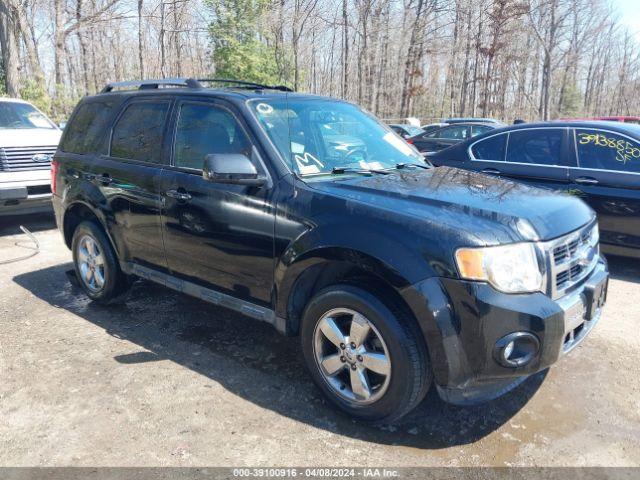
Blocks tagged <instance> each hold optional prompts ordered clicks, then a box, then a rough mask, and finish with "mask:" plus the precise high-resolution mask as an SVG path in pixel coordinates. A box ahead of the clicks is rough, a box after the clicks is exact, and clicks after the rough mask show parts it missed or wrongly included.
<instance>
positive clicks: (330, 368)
mask: <svg viewBox="0 0 640 480" xmlns="http://www.w3.org/2000/svg"><path fill="white" fill-rule="evenodd" d="M340 357H341V355H339V354H335V355H329V356H327V357H324V358H323V359H322V368H324V371H325V372H326V374H327V375H329V376H334V375H336V374H337V373H338V372H340V370H342V369H343V368H344V367H345V363H344V361H342V360H340Z"/></svg>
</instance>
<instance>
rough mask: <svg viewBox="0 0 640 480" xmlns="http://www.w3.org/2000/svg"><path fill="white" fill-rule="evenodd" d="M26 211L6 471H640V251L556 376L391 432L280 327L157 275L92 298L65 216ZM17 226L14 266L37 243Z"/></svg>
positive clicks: (440, 409) (6, 405) (12, 323)
mask: <svg viewBox="0 0 640 480" xmlns="http://www.w3.org/2000/svg"><path fill="white" fill-rule="evenodd" d="M22 221H23V222H25V221H26V225H27V226H28V228H30V229H32V230H33V231H34V232H35V235H36V236H37V238H38V240H39V242H40V243H41V252H40V253H39V254H37V255H36V256H34V257H32V258H29V259H26V260H22V261H19V262H14V263H10V264H5V265H0V292H1V293H0V464H1V465H4V466H62V465H76V466H147V465H149V466H151V465H153V466H168V465H172V466H205V465H210V466H212V465H216V466H244V465H249V466H256V465H260V466H267V465H277V466H304V465H316V466H317V465H324V466H330V465H335V466H479V465H483V466H485V465H486V466H503V465H535V466H594V465H602V466H612V465H615V466H640V376H639V375H638V372H639V370H638V364H640V335H638V321H639V320H640V285H639V283H640V262H638V261H632V260H628V259H617V258H611V259H610V264H611V270H612V280H611V283H610V291H609V299H608V304H607V306H606V307H605V312H604V315H603V318H602V320H601V321H600V323H599V324H598V326H597V327H596V328H595V329H594V331H593V332H592V333H591V335H590V337H589V338H588V339H586V340H585V342H583V344H582V345H580V346H579V347H578V348H577V349H575V350H574V351H573V352H572V353H571V354H570V355H568V356H567V357H565V358H564V359H562V360H561V361H560V362H559V363H558V364H557V365H556V366H554V367H553V368H551V369H550V370H549V371H548V372H542V373H540V374H538V375H536V376H534V377H532V378H530V379H529V380H527V381H526V382H525V383H524V384H523V385H522V386H521V387H519V388H518V389H516V390H515V391H513V392H511V393H510V394H508V395H506V396H505V397H503V398H501V399H498V400H495V401H493V402H491V403H489V404H486V405H484V406H480V407H473V408H457V407H453V406H450V405H447V404H444V403H443V402H442V401H440V400H439V398H438V397H437V395H435V394H434V391H433V390H432V391H431V392H430V393H429V395H428V396H427V398H426V399H425V401H424V402H423V403H422V404H421V405H420V406H419V407H418V409H417V410H416V411H415V412H413V413H412V414H410V415H409V416H407V417H405V418H404V419H403V420H402V421H401V423H399V424H397V425H395V426H393V427H384V428H380V427H370V426H365V425H361V424H358V423H356V422H353V421H352V420H350V419H348V418H345V417H344V416H342V415H340V414H338V413H336V412H334V411H333V410H332V409H331V408H330V407H329V406H328V405H326V404H325V403H324V401H323V400H322V398H321V396H320V393H319V391H318V390H317V389H316V388H315V387H314V385H313V384H312V383H311V381H310V379H309V377H308V375H307V373H306V371H305V369H304V367H303V364H302V359H301V353H300V349H299V345H298V340H297V339H296V338H284V337H282V336H280V335H279V334H277V333H276V331H275V330H273V329H272V328H271V327H270V326H269V325H266V324H262V323H260V322H255V321H253V320H250V319H247V318H244V317H242V316H240V315H238V314H236V313H233V312H230V311H227V310H224V309H221V308H215V307H212V306H210V305H207V304H205V303H202V302H200V301H198V300H195V299H192V298H189V297H186V296H182V295H180V294H177V293H173V292H171V291H169V290H166V289H163V288H161V287H158V286H155V285H153V284H150V283H145V282H138V283H136V285H135V287H134V289H133V291H132V292H131V295H130V296H129V299H128V300H127V301H126V303H125V304H123V305H118V306H111V307H101V306H98V305H93V304H91V303H90V302H89V301H87V299H86V298H85V297H84V296H83V295H82V293H80V291H78V290H77V289H76V288H75V287H73V286H72V285H71V284H70V282H69V281H68V278H67V276H66V274H65V272H66V271H67V270H69V269H70V268H71V263H70V260H71V255H70V252H69V251H68V250H67V248H66V247H65V246H64V244H63V242H62V239H61V237H60V235H59V233H58V231H57V230H55V226H54V225H53V223H52V220H51V218H50V217H48V216H39V217H32V218H29V219H28V220H25V219H22ZM18 225H19V223H18V222H17V221H16V220H11V219H9V220H8V219H6V218H5V219H2V218H0V262H1V261H2V260H7V259H11V258H16V257H20V256H23V255H25V254H28V253H30V250H28V247H30V242H29V241H28V238H27V237H26V236H25V235H23V234H21V233H20V231H19V230H18ZM16 242H17V243H18V245H15V243H16Z"/></svg>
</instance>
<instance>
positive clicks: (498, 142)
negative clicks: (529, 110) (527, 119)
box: [471, 134, 507, 162]
mask: <svg viewBox="0 0 640 480" xmlns="http://www.w3.org/2000/svg"><path fill="white" fill-rule="evenodd" d="M506 147H507V136H506V135H505V134H502V135H496V136H494V137H489V138H486V139H484V140H480V141H479V142H478V143H476V144H474V145H473V147H471V153H472V154H473V158H475V159H476V160H490V161H492V162H504V152H505V149H506Z"/></svg>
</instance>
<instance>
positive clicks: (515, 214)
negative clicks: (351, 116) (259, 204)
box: [310, 167, 595, 245]
mask: <svg viewBox="0 0 640 480" xmlns="http://www.w3.org/2000/svg"><path fill="white" fill-rule="evenodd" d="M310 185H312V187H313V188H315V189H318V190H321V191H323V192H325V193H329V194H332V195H337V196H340V197H343V198H348V199H351V200H355V201H358V202H361V203H365V204H367V205H369V206H372V207H379V208H383V209H387V210H391V211H393V212H396V213H398V214H404V215H410V216H412V217H417V218H424V219H427V220H429V221H430V222H433V223H434V224H443V225H444V224H446V225H449V227H451V228H455V229H458V230H462V231H466V232H467V233H468V234H470V235H471V236H473V237H475V238H476V241H477V242H478V243H481V244H488V245H491V244H497V243H503V242H513V241H538V240H550V239H553V238H556V237H559V236H561V235H564V234H566V233H569V232H571V231H573V230H576V229H578V228H580V227H582V226H583V225H585V224H586V223H588V222H590V221H591V220H593V218H594V217H595V214H594V212H593V211H592V210H591V209H590V208H589V207H588V206H587V205H586V204H585V203H583V202H582V201H581V200H579V199H577V198H575V197H571V196H569V195H565V194H560V193H555V192H552V191H548V190H543V189H539V188H533V187H529V186H526V185H523V184H519V183H516V182H512V181H508V180H502V179H500V178H496V177H492V176H488V175H483V174H480V173H476V172H470V171H466V170H459V169H456V168H449V167H438V168H432V169H430V170H420V171H418V170H411V171H408V170H407V171H406V172H405V171H399V172H397V173H395V172H394V173H392V174H389V175H375V176H371V177H369V176H357V177H344V178H342V177H337V178H336V177H332V179H331V180H327V181H318V182H313V183H312V184H310Z"/></svg>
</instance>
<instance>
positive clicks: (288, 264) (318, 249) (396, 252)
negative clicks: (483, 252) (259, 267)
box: [274, 224, 436, 318]
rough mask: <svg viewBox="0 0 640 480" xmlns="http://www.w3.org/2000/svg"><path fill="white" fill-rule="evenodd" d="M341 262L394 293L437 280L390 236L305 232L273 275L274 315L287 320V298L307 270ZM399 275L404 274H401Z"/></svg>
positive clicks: (365, 231) (325, 229) (337, 228)
mask: <svg viewBox="0 0 640 480" xmlns="http://www.w3.org/2000/svg"><path fill="white" fill-rule="evenodd" d="M332 261H333V262H343V263H345V264H348V265H352V266H354V267H357V268H358V269H360V270H363V271H365V272H367V273H368V274H371V275H373V276H376V277H378V278H380V279H381V280H383V281H384V282H385V283H387V284H389V285H390V286H391V287H393V288H394V289H395V290H396V291H398V292H400V291H401V290H403V289H405V288H407V287H408V286H410V285H412V284H414V283H417V282H418V281H421V280H424V279H425V278H430V277H432V276H436V272H435V271H434V269H433V268H432V266H431V265H429V263H428V262H427V261H426V260H425V259H424V257H422V256H421V255H420V251H419V250H416V249H415V247H414V248H410V246H409V245H408V242H406V241H405V240H403V239H402V238H398V237H396V238H394V235H393V233H392V232H391V234H390V235H383V234H382V233H381V232H380V231H375V230H373V229H370V228H366V227H365V226H364V225H362V226H360V225H359V226H358V228H357V229H354V228H353V225H351V228H347V225H340V224H332V225H327V226H322V227H316V228H314V229H311V230H307V231H306V232H304V233H303V234H302V235H300V236H299V237H298V238H297V239H296V240H294V241H293V242H292V243H291V244H290V245H289V246H288V247H287V249H286V250H285V252H284V253H283V254H282V255H281V256H280V258H279V260H278V262H277V264H276V268H275V272H274V283H275V292H276V313H277V315H278V316H280V317H284V318H287V316H288V304H289V298H290V295H291V293H292V290H293V288H295V284H296V281H297V280H298V278H299V277H300V275H301V274H302V273H303V272H304V271H305V270H307V269H308V268H310V267H312V266H314V265H317V264H320V263H326V262H332ZM400 272H403V273H402V274H401V273H400Z"/></svg>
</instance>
